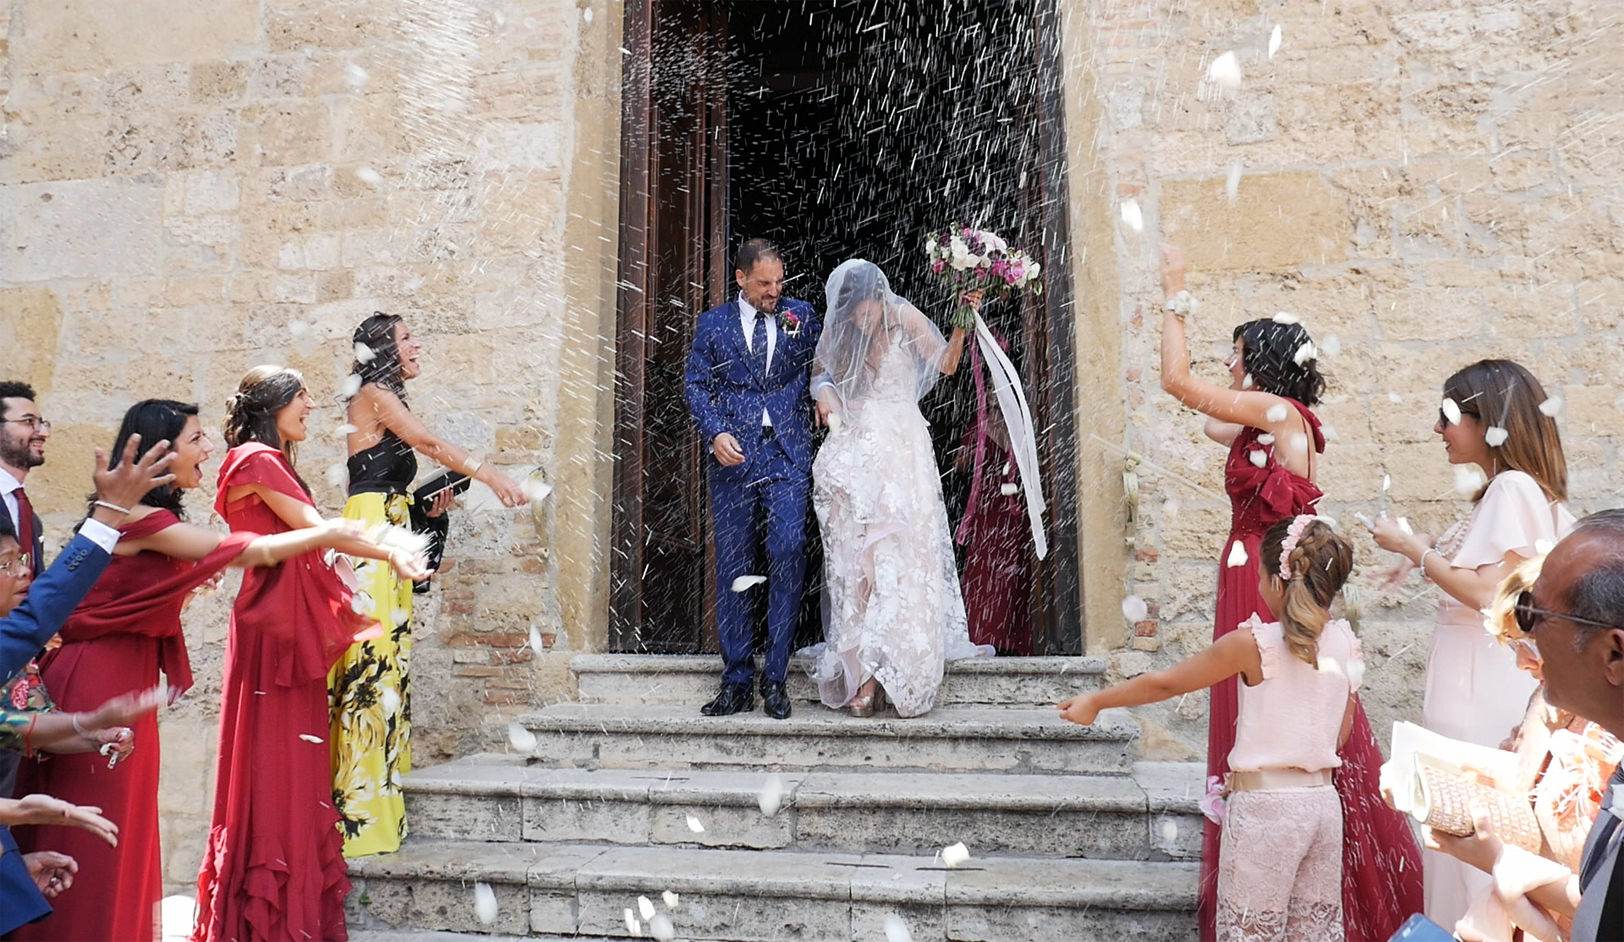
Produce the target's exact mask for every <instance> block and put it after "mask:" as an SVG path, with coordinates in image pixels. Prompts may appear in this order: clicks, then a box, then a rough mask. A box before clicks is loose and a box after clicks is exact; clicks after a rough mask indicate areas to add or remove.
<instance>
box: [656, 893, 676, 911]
mask: <svg viewBox="0 0 1624 942" xmlns="http://www.w3.org/2000/svg"><path fill="white" fill-rule="evenodd" d="M660 897H661V898H662V899H664V900H665V908H666V909H676V908H677V907H678V906H679V905H680V900H679V899H678V897H677V894H675V893H673V892H671V891H670V890H666V891H665V892H664V893H661V894H660Z"/></svg>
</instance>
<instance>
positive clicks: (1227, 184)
mask: <svg viewBox="0 0 1624 942" xmlns="http://www.w3.org/2000/svg"><path fill="white" fill-rule="evenodd" d="M1224 192H1225V193H1227V194H1228V195H1229V201H1230V202H1231V203H1233V202H1235V201H1236V200H1238V199H1240V198H1241V162H1240V161H1238V160H1237V161H1235V162H1233V163H1231V164H1230V165H1229V177H1228V178H1227V179H1226V180H1225V181H1224Z"/></svg>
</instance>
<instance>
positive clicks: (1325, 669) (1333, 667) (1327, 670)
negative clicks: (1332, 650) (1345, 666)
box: [1319, 654, 1344, 677]
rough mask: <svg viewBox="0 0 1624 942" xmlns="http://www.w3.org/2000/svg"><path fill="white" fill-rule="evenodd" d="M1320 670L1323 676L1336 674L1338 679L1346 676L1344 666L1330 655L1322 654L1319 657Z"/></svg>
mask: <svg viewBox="0 0 1624 942" xmlns="http://www.w3.org/2000/svg"><path fill="white" fill-rule="evenodd" d="M1319 669H1320V673H1322V674H1335V675H1337V676H1338V677H1341V676H1344V675H1343V673H1342V665H1341V664H1339V663H1338V662H1337V659H1336V658H1334V657H1331V656H1330V655H1329V654H1321V655H1320V656H1319Z"/></svg>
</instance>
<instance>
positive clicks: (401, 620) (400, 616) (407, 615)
mask: <svg viewBox="0 0 1624 942" xmlns="http://www.w3.org/2000/svg"><path fill="white" fill-rule="evenodd" d="M389 614H390V617H391V618H393V619H394V623H395V627H396V628H399V627H400V626H401V625H404V624H406V623H407V622H409V621H411V620H412V614H411V612H408V611H406V610H405V609H404V608H397V609H395V610H394V611H392V612H390V613H389Z"/></svg>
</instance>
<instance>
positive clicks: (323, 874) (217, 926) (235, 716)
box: [192, 366, 427, 942]
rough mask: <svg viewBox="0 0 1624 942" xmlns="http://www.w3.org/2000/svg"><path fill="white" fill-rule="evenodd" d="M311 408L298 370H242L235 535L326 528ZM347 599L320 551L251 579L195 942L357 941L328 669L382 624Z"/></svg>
mask: <svg viewBox="0 0 1624 942" xmlns="http://www.w3.org/2000/svg"><path fill="white" fill-rule="evenodd" d="M312 408H314V404H313V403H312V402H311V399H310V395H309V393H308V392H307V391H306V390H305V386H304V379H303V378H302V377H301V376H300V375H299V374H298V373H297V372H295V371H293V370H289V369H284V368H282V367H270V366H260V367H255V368H254V369H253V370H250V371H249V372H248V375H247V376H244V377H243V380H242V383H241V384H240V385H239V386H238V389H237V394H236V396H234V397H233V398H232V401H231V405H230V406H229V407H228V409H227V413H226V428H225V437H226V442H227V444H229V445H231V450H230V451H229V452H228V453H227V454H226V458H225V461H224V462H223V463H222V465H221V468H220V479H219V489H218V492H217V493H216V495H215V505H214V506H215V510H216V511H217V512H218V513H219V514H220V515H221V516H222V517H224V518H225V521H226V523H227V524H228V525H230V527H231V530H232V532H233V533H243V532H253V533H265V534H286V533H289V532H290V531H295V530H302V529H307V528H317V527H322V526H324V525H325V522H324V521H323V520H322V518H321V515H320V514H319V513H317V511H316V506H315V503H314V502H313V501H312V500H311V497H310V492H309V489H308V488H307V487H306V486H305V484H304V482H303V481H302V480H301V479H300V478H299V475H298V473H297V472H295V471H294V469H293V462H292V460H291V457H292V456H291V452H292V448H293V443H294V442H298V441H302V440H303V439H304V437H305V431H306V429H305V420H306V418H307V417H308V416H309V414H310V411H311V409H312ZM359 555H366V556H372V557H374V558H380V559H388V560H389V561H390V563H391V564H392V565H394V566H395V568H396V569H397V570H399V571H400V572H401V574H402V576H404V577H405V578H423V577H425V576H426V575H427V573H426V572H424V571H423V569H422V568H421V565H420V564H419V563H418V562H417V561H415V560H412V559H408V558H406V557H405V554H404V553H401V552H398V551H384V550H380V549H377V548H374V549H373V550H372V551H371V552H365V553H361V554H359ZM351 602H352V592H351V589H350V588H349V585H348V584H347V583H346V582H345V581H344V579H343V578H342V577H341V575H340V572H339V570H337V569H335V568H334V567H333V565H332V564H331V563H329V562H328V561H327V559H326V558H325V557H324V554H323V553H321V552H320V551H318V550H310V551H307V552H304V553H302V554H300V555H298V556H295V557H293V558H291V559H288V560H287V561H285V562H282V563H280V564H278V565H275V566H271V567H268V568H264V569H251V570H249V571H248V572H246V573H244V574H243V582H242V590H241V592H240V593H239V594H238V596H237V602H236V605H235V606H234V607H233V608H232V612H231V634H230V638H229V642H228V644H227V647H226V665H225V679H224V682H223V683H222V685H221V706H220V757H219V762H218V773H217V779H216V784H215V792H214V818H213V821H212V823H211V825H210V828H209V845H208V849H207V851H206V853H205V855H204V858H203V866H202V868H201V871H200V872H199V874H198V885H197V890H198V892H197V902H198V917H197V924H196V926H194V927H193V930H192V939H193V940H194V942H303V940H317V939H319V940H323V942H344V940H345V939H347V938H348V937H349V935H348V932H347V931H346V929H345V926H344V896H345V894H347V893H348V892H349V885H350V883H349V878H348V877H347V876H346V875H345V866H344V857H343V854H342V848H343V840H342V838H341V837H340V836H339V833H338V827H337V826H338V813H337V812H336V811H335V810H334V809H333V804H332V787H333V782H332V771H331V763H330V761H329V756H328V749H327V741H326V733H327V729H328V712H327V670H328V668H330V667H331V666H332V665H333V663H334V662H335V661H337V660H338V657H339V656H340V655H341V654H343V653H344V650H345V649H346V648H348V647H349V646H350V645H351V644H352V643H354V642H355V641H356V640H357V639H358V637H365V636H366V635H367V634H368V633H375V632H376V631H377V625H376V624H375V623H370V622H368V621H367V620H366V619H365V618H363V616H361V615H359V614H357V613H356V612H355V611H354V608H353V606H352V604H351ZM268 770H270V771H271V772H273V773H274V774H267V771H268Z"/></svg>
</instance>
